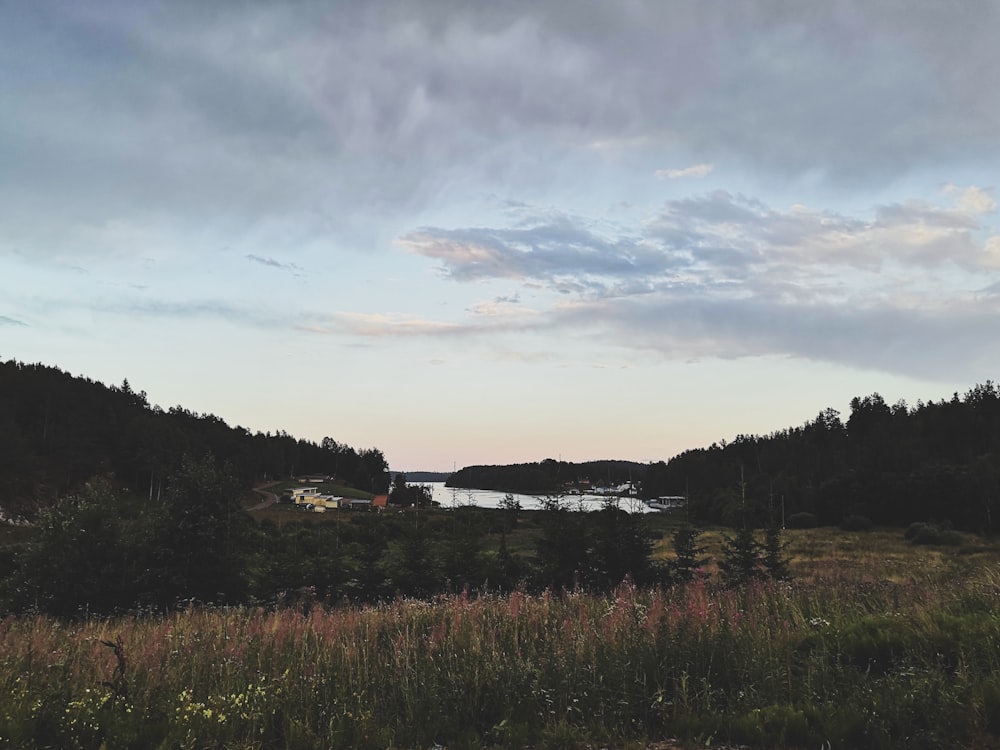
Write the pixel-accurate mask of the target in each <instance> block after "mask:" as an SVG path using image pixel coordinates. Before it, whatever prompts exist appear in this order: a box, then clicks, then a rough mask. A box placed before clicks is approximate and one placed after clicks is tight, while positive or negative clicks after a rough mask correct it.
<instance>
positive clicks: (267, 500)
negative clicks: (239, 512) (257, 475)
mask: <svg viewBox="0 0 1000 750" xmlns="http://www.w3.org/2000/svg"><path fill="white" fill-rule="evenodd" d="M276 484H277V482H268V483H267V484H262V485H260V486H259V487H254V488H253V491H254V492H256V493H257V494H258V495H260V496H261V497H263V498H264V499H263V500H261V501H260V502H259V503H257V504H256V505H254V506H252V507H250V508H247V510H263V509H264V508H266V507H268V506H269V505H274V504H275V503H276V502H278V496H277V495H275V494H274V493H273V492H268V491H267V488H268V487H273V486H274V485H276Z"/></svg>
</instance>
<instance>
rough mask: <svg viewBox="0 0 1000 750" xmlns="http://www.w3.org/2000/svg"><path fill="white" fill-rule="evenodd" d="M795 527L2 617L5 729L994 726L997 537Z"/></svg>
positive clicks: (392, 731)
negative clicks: (580, 580)
mask: <svg viewBox="0 0 1000 750" xmlns="http://www.w3.org/2000/svg"><path fill="white" fill-rule="evenodd" d="M704 541H706V542H707V543H708V546H709V548H710V550H709V552H710V554H712V553H714V554H715V555H717V553H718V549H719V545H720V544H721V541H722V537H721V534H720V533H718V532H708V533H706V534H705V535H704ZM787 541H788V545H789V546H788V548H787V549H788V553H789V556H790V558H791V570H792V575H793V577H792V580H790V581H760V582H754V583H750V584H747V585H746V586H743V587H739V588H723V587H721V586H719V585H718V584H717V583H716V577H715V575H714V567H713V565H711V564H710V565H708V566H706V570H705V571H704V572H705V577H704V578H701V579H699V580H696V581H694V582H692V583H690V584H686V585H682V586H673V587H666V588H650V589H640V588H636V587H634V586H632V585H631V584H629V583H628V582H626V583H623V584H622V585H621V586H619V587H618V588H617V590H615V591H613V592H612V593H610V594H602V595H596V594H588V593H584V592H561V593H556V592H543V593H541V594H537V595H530V594H528V593H525V592H523V591H515V592H513V593H511V594H507V595H481V596H475V597H472V596H468V595H465V594H462V593H457V594H451V595H446V596H438V597H435V598H432V599H429V600H412V599H402V598H400V599H396V600H394V601H389V602H384V603H381V604H375V605H368V606H360V605H357V606H352V605H346V604H345V605H343V606H336V607H322V606H319V605H316V604H312V605H310V604H309V603H308V602H305V603H303V602H302V601H301V600H300V601H298V602H297V603H296V605H295V606H281V605H280V604H278V605H274V606H268V607H257V608H254V607H243V608H198V607H192V608H189V609H187V610H183V611H179V612H173V613H167V614H152V613H145V614H136V615H131V616H128V617H119V618H111V619H108V618H90V619H86V618H85V619H81V620H77V621H72V622H70V621H59V620H55V619H51V618H48V617H45V616H40V615H28V616H17V617H14V616H11V617H7V618H5V619H4V620H2V621H0V697H2V700H0V747H9V748H45V747H58V748H81V749H83V748H88V749H89V748H94V749H95V750H96V749H98V748H107V749H109V750H110V749H111V748H228V749H235V748H241V749H242V748H246V749H248V750H249V749H250V748H259V749H261V750H264V749H266V748H303V749H309V750H312V749H313V748H431V747H435V746H444V747H448V748H525V747H529V748H575V747H616V748H625V747H635V748H639V747H645V746H646V745H647V743H651V742H666V741H667V740H673V741H676V742H677V743H678V746H691V747H695V746H698V747H705V746H710V747H713V746H722V745H725V744H732V745H746V746H750V747H759V748H765V747H766V748H774V747H784V748H805V747H810V748H815V747H820V746H829V747H834V748H836V747H855V748H860V747H873V748H898V747H909V748H931V747H933V748H939V747H994V746H997V745H1000V552H998V549H997V547H996V545H994V544H993V543H986V542H983V541H982V540H979V539H977V538H975V537H972V536H968V537H965V538H963V541H962V544H960V545H956V546H954V547H926V546H914V545H911V544H909V543H907V542H905V541H904V540H903V537H902V532H901V531H900V530H879V531H871V532H843V531H839V530H836V529H810V530H802V531H790V532H788V534H787ZM655 554H656V555H657V556H659V557H661V558H662V557H667V556H669V554H670V551H669V545H668V544H667V542H666V541H665V540H664V541H661V542H660V543H659V545H658V546H657V549H656V550H655ZM826 743H828V744H826Z"/></svg>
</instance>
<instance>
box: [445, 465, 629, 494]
mask: <svg viewBox="0 0 1000 750" xmlns="http://www.w3.org/2000/svg"><path fill="white" fill-rule="evenodd" d="M647 468H648V465H647V464H640V463H637V462H635V461H588V462H585V463H571V462H569V461H556V460H555V459H552V458H547V459H545V460H544V461H542V462H540V463H527V464H508V465H501V466H466V467H464V468H462V469H459V470H458V471H457V472H455V473H454V474H452V475H451V477H450V478H449V479H448V482H447V485H448V486H449V487H472V488H475V489H480V490H497V491H499V492H523V493H525V494H529V495H544V494H549V493H556V492H562V491H565V490H567V489H571V488H576V489H582V488H585V487H588V486H589V487H610V486H618V485H622V484H625V483H626V482H629V481H632V482H639V481H641V480H642V478H643V476H644V475H645V473H646V469H647Z"/></svg>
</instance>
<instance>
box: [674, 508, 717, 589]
mask: <svg viewBox="0 0 1000 750" xmlns="http://www.w3.org/2000/svg"><path fill="white" fill-rule="evenodd" d="M700 536H701V531H700V530H699V529H697V528H695V527H694V526H692V525H691V524H689V523H685V524H682V525H681V526H679V527H678V528H677V530H676V531H674V534H673V548H674V555H675V556H674V560H673V561H672V564H671V566H670V577H671V579H672V580H674V581H676V582H678V583H689V582H691V581H693V580H695V579H696V578H700V577H703V576H704V569H705V566H706V564H707V563H708V558H707V557H705V556H704V555H705V552H707V551H708V547H706V546H705V545H702V544H699V543H698V538H699V537H700Z"/></svg>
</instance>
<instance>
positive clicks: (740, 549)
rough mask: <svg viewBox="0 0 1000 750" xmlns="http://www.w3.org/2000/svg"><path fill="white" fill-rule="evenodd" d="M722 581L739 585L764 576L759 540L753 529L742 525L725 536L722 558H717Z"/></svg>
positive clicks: (731, 584) (730, 584)
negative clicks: (731, 533)
mask: <svg viewBox="0 0 1000 750" xmlns="http://www.w3.org/2000/svg"><path fill="white" fill-rule="evenodd" d="M719 571H720V572H721V573H722V581H723V583H725V584H726V585H729V586H741V585H743V584H746V583H750V582H751V581H755V580H759V579H762V578H764V576H765V571H764V560H763V556H762V548H761V545H760V542H758V541H757V539H756V538H755V537H754V532H753V529H751V528H749V527H747V526H744V527H743V528H741V529H738V530H737V531H736V533H735V534H734V535H732V536H727V537H725V541H724V542H723V549H722V559H721V560H719Z"/></svg>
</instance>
